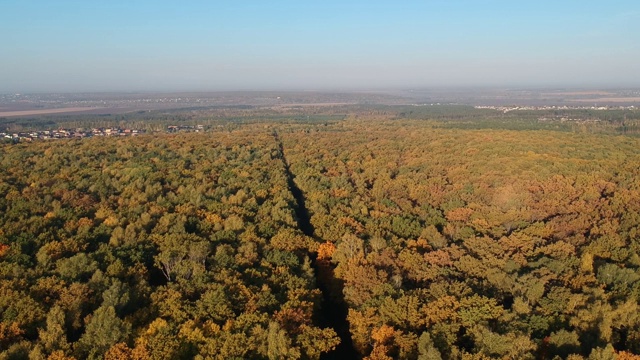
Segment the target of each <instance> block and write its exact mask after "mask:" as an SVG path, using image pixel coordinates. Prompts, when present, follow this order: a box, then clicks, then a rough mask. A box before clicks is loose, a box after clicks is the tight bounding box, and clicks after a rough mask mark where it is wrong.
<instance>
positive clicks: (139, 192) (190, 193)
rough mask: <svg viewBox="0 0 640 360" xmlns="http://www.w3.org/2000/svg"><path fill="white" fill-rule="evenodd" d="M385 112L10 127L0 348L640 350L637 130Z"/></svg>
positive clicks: (225, 355) (573, 354) (448, 352)
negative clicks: (191, 125) (128, 132)
mask: <svg viewBox="0 0 640 360" xmlns="http://www.w3.org/2000/svg"><path fill="white" fill-rule="evenodd" d="M445 110H446V111H444V110H443V111H444V113H443V115H442V116H445V115H447V114H449V112H450V111H454V110H456V109H448V108H447V109H445ZM386 111H387V110H385V109H381V110H380V109H378V110H372V112H371V113H368V114H364V115H363V113H358V114H356V115H353V114H352V115H349V116H348V117H347V119H346V120H344V121H335V122H333V121H334V120H335V119H332V122H325V121H324V120H325V119H310V121H309V122H308V123H304V122H302V123H301V122H300V121H298V120H299V119H297V118H296V119H294V120H295V121H293V122H294V123H290V122H289V121H285V122H284V123H279V124H276V123H274V122H269V123H264V124H255V123H250V122H249V124H237V126H233V127H227V128H221V129H218V130H219V131H216V132H207V133H200V134H196V133H190V134H157V135H146V136H139V137H126V138H124V137H123V138H92V139H83V140H55V141H46V142H45V141H41V142H37V141H36V142H33V143H28V144H27V143H20V144H3V145H0V359H27V358H28V359H73V358H75V359H85V358H88V359H98V358H100V359H102V358H104V359H168V358H172V359H174V358H175V359H180V358H182V359H191V358H198V359H233V358H238V359H239V358H256V359H296V358H303V359H318V358H320V356H321V354H323V353H327V352H329V351H331V350H332V349H334V348H335V347H336V346H337V345H338V343H339V342H340V341H341V340H340V339H339V338H338V336H337V333H336V331H334V329H333V328H332V327H330V326H327V325H328V324H329V325H330V323H331V321H327V319H322V316H323V315H325V314H326V313H325V312H323V309H322V307H321V303H322V293H321V291H320V290H319V289H320V288H322V289H323V290H324V291H325V295H330V296H331V298H332V302H330V303H340V304H341V306H344V307H345V308H346V309H347V312H346V313H347V315H346V317H347V320H348V324H349V331H348V335H349V337H350V339H351V342H352V343H353V347H354V348H355V350H356V351H357V352H358V353H359V354H360V355H361V356H362V357H363V358H368V359H389V358H397V359H416V358H418V359H488V358H501V359H533V358H541V359H553V358H569V359H574V360H577V359H587V358H588V359H613V358H616V357H617V358H618V359H632V358H634V356H636V357H637V356H638V354H640V345H639V344H640V315H639V313H640V308H639V302H640V183H638V181H637V179H638V178H639V177H640V169H639V168H638V164H639V163H640V140H639V139H637V138H634V137H623V136H612V135H605V134H588V133H587V132H581V133H572V132H568V131H566V132H559V131H547V130H537V131H513V130H498V129H495V128H494V129H475V130H471V129H462V128H463V127H464V126H458V125H460V124H465V123H466V121H467V120H468V119H470V118H472V115H468V114H467V113H466V111H469V113H473V112H474V111H475V110H470V109H469V108H464V109H463V113H462V115H460V116H461V118H460V119H458V120H454V121H451V122H437V121H436V120H434V119H431V120H429V121H425V120H412V119H411V118H413V117H418V116H419V113H416V114H414V113H405V114H404V115H403V116H398V114H397V112H393V113H392V114H389V113H386ZM433 111H435V110H433ZM458 111H460V110H459V109H458ZM436 118H437V117H436ZM452 124H454V125H452ZM455 124H458V125H455ZM478 125H481V123H478ZM476 127H477V128H482V127H483V126H476ZM490 127H495V126H490ZM498 127H500V126H498ZM523 128H526V127H523ZM545 128H546V127H545ZM550 128H551V127H550ZM225 129H226V130H232V131H226V130H225ZM560 130H567V129H566V128H562V129H560ZM292 181H293V182H294V184H292V183H291V182H292ZM292 186H293V187H292ZM294 187H295V188H294ZM298 190H299V191H300V192H301V193H298ZM296 197H297V198H296ZM301 206H304V207H305V208H304V209H300V207H301ZM301 210H303V211H301ZM296 214H297V215H296ZM307 214H308V215H309V217H310V225H309V226H302V224H303V223H304V221H301V219H300V217H301V216H307ZM305 232H306V235H305ZM325 310H326V309H325ZM323 320H324V321H323ZM341 335H342V334H341ZM343 341H344V339H343ZM634 354H635V355H634Z"/></svg>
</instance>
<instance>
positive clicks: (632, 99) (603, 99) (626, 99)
mask: <svg viewBox="0 0 640 360" xmlns="http://www.w3.org/2000/svg"><path fill="white" fill-rule="evenodd" d="M570 101H579V102H618V103H626V102H640V97H601V98H594V99H571V100H570Z"/></svg>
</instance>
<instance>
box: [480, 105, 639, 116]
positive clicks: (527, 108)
mask: <svg viewBox="0 0 640 360" xmlns="http://www.w3.org/2000/svg"><path fill="white" fill-rule="evenodd" d="M474 108H476V109H490V110H497V111H502V112H503V113H505V114H506V113H508V112H511V111H531V110H635V109H637V107H636V106H611V105H609V106H595V105H594V106H567V105H562V106H556V105H549V106H488V105H478V106H474Z"/></svg>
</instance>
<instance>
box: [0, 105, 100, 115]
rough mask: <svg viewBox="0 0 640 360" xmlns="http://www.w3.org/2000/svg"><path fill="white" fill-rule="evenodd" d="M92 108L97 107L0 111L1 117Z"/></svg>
mask: <svg viewBox="0 0 640 360" xmlns="http://www.w3.org/2000/svg"><path fill="white" fill-rule="evenodd" d="M92 110H96V108H93V107H69V108H57V109H40V110H21V111H0V117H9V116H31V115H46V114H62V113H71V112H80V111H92Z"/></svg>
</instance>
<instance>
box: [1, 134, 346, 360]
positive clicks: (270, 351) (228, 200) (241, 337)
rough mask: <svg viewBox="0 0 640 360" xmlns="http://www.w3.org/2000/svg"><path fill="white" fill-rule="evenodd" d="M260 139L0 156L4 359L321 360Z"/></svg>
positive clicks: (110, 143)
mask: <svg viewBox="0 0 640 360" xmlns="http://www.w3.org/2000/svg"><path fill="white" fill-rule="evenodd" d="M286 181H287V180H286V176H285V173H284V164H283V162H282V160H281V159H280V153H279V150H278V148H277V147H276V144H275V142H274V141H273V138H272V137H271V136H270V134H268V133H267V134H263V135H256V134H249V133H244V132H236V133H234V134H232V135H228V134H227V135H225V134H217V135H216V136H215V137H213V136H196V134H187V135H182V136H170V135H167V136H163V137H139V138H127V139H92V140H85V141H66V140H64V141H63V140H60V141H51V142H40V143H34V144H27V145H24V144H20V145H15V146H4V147H3V148H2V159H1V160H0V212H2V217H1V218H0V229H1V231H0V244H1V245H0V246H1V249H2V254H1V256H2V260H1V261H0V277H1V283H0V292H1V294H2V295H1V296H0V316H1V320H2V322H1V323H0V346H1V347H2V350H3V351H4V352H3V353H2V356H3V357H5V358H25V357H26V356H28V357H29V358H30V359H44V358H47V357H49V358H55V359H62V358H71V357H75V358H89V359H92V358H102V357H103V354H106V355H104V356H105V358H108V359H127V358H129V359H169V358H172V359H176V358H185V359H190V358H193V357H194V356H196V355H197V357H198V358H212V359H230V358H272V359H275V358H299V357H301V356H303V357H305V358H311V359H313V358H318V356H319V354H320V353H322V352H325V351H327V350H329V349H331V348H332V347H334V346H335V345H336V344H337V342H338V341H339V340H338V338H337V337H336V335H335V332H334V331H333V330H332V329H321V328H319V327H317V326H315V325H314V320H315V318H316V317H315V316H314V313H315V312H316V311H317V307H318V304H319V299H320V297H319V296H320V292H319V290H317V289H316V282H315V276H314V273H313V269H312V268H311V266H310V260H309V257H308V254H309V252H311V251H314V250H315V248H316V247H317V244H315V243H314V241H313V240H312V239H310V238H307V237H305V236H304V235H303V234H302V233H301V232H300V230H298V229H297V224H296V221H295V218H294V212H293V204H294V203H295V199H294V198H293V197H292V195H291V193H290V192H289V190H288V187H287V182H286Z"/></svg>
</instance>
